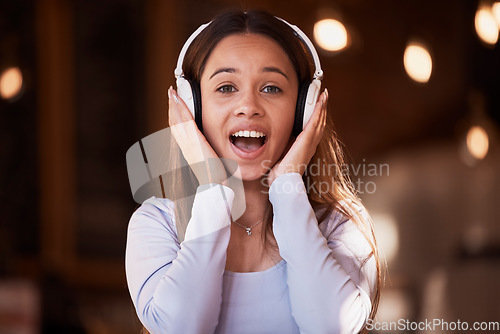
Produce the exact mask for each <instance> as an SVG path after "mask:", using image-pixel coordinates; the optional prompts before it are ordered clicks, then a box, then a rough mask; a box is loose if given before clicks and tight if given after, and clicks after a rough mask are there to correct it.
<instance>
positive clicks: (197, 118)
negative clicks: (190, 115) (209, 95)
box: [189, 80, 203, 133]
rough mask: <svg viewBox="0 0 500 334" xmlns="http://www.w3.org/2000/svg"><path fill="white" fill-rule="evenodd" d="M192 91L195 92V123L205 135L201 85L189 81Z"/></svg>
mask: <svg viewBox="0 0 500 334" xmlns="http://www.w3.org/2000/svg"><path fill="white" fill-rule="evenodd" d="M189 83H190V85H191V90H192V91H193V104H194V121H195V122H196V125H197V126H198V129H200V131H201V132H202V133H203V122H202V116H201V89H200V83H199V82H197V81H194V80H189Z"/></svg>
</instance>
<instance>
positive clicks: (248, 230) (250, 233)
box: [245, 227, 252, 235]
mask: <svg viewBox="0 0 500 334" xmlns="http://www.w3.org/2000/svg"><path fill="white" fill-rule="evenodd" d="M245 230H247V234H248V235H252V231H251V229H250V228H249V227H246V228H245Z"/></svg>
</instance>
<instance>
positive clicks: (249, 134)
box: [232, 130, 266, 138]
mask: <svg viewBox="0 0 500 334" xmlns="http://www.w3.org/2000/svg"><path fill="white" fill-rule="evenodd" d="M232 135H233V136H235V137H254V138H260V137H265V136H266V135H265V134H263V133H262V132H259V131H248V130H240V131H238V132H235V133H233V134H232Z"/></svg>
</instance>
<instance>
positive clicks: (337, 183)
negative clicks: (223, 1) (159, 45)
mask: <svg viewBox="0 0 500 334" xmlns="http://www.w3.org/2000/svg"><path fill="white" fill-rule="evenodd" d="M249 33H251V34H259V35H264V36H266V37H268V38H271V39H272V40H274V41H275V42H277V43H278V45H280V46H281V48H282V49H283V50H284V51H285V52H286V54H287V55H288V57H289V58H290V60H291V62H292V64H293V66H294V68H295V71H296V73H297V77H298V79H299V87H300V86H301V85H302V84H304V83H308V82H310V81H311V80H312V73H313V71H312V70H311V67H312V65H313V64H312V61H311V55H310V54H309V52H308V51H307V48H306V47H305V46H304V44H303V42H302V41H301V40H300V39H299V38H297V36H296V35H295V32H294V31H293V29H292V28H291V27H289V26H288V25H287V24H285V23H284V22H282V21H281V20H278V19H276V18H275V17H274V16H272V15H271V14H269V13H266V12H263V11H248V12H243V11H235V10H233V11H228V12H224V13H222V14H220V15H219V16H217V17H215V18H214V20H213V21H212V23H211V24H210V25H209V26H208V27H207V28H205V29H204V30H203V31H202V32H201V33H200V34H199V35H198V36H197V38H196V39H195V40H194V41H193V43H192V44H191V46H190V47H189V49H188V51H187V53H186V56H185V58H184V63H183V71H184V76H185V77H186V79H188V80H190V81H191V82H194V83H199V82H200V79H201V76H202V74H203V71H204V69H205V64H206V62H207V60H208V58H209V57H210V55H211V53H212V51H213V50H214V48H215V47H216V46H217V44H218V43H219V42H220V41H221V40H222V39H224V38H225V37H227V36H229V35H234V34H249ZM312 161H313V162H314V163H317V164H318V166H317V167H319V168H320V170H328V171H330V172H329V173H326V174H325V173H308V172H307V171H306V173H305V174H304V176H303V179H304V183H305V184H306V185H313V186H311V187H307V189H308V197H309V201H310V202H311V205H312V206H313V207H319V206H322V207H326V208H327V210H326V211H325V213H324V214H323V215H322V216H321V217H320V218H319V219H318V223H321V222H322V221H324V220H325V219H326V218H327V217H328V215H329V214H330V213H331V212H332V211H334V210H337V211H340V212H341V213H342V214H344V215H345V216H347V217H348V218H350V219H352V220H353V221H354V223H355V224H356V225H357V226H358V228H359V229H360V230H361V231H362V232H363V234H364V235H365V237H366V239H367V240H368V242H369V243H370V246H371V248H372V253H371V254H370V255H368V257H367V258H366V259H365V263H366V262H367V261H368V260H369V259H370V258H371V256H373V257H374V258H375V261H376V265H377V274H378V277H377V287H376V293H375V297H374V300H373V303H372V310H371V314H370V318H371V319H373V317H374V316H375V313H376V311H377V307H378V301H379V298H380V285H381V269H380V262H379V255H378V250H377V244H376V240H375V236H374V231H373V222H372V220H371V218H369V217H368V218H366V217H362V216H361V215H360V214H359V212H358V210H357V209H356V208H355V206H356V205H361V200H360V199H359V198H358V196H357V195H356V190H355V189H354V187H353V186H352V183H351V182H350V180H349V177H348V175H347V174H346V172H345V170H343V168H344V166H346V164H345V158H344V154H343V151H342V148H341V145H340V143H339V140H338V139H337V136H336V134H335V131H334V129H333V122H332V121H331V120H328V122H327V126H326V128H325V131H324V136H323V138H322V139H321V141H320V143H319V145H318V147H317V149H316V152H315V154H314V156H313V158H312ZM325 168H326V169H325ZM332 169H333V170H332ZM315 184H322V185H329V186H328V187H327V190H326V191H323V189H317V188H316V187H314V185H315ZM272 214H273V213H272V206H271V205H270V203H268V206H267V208H266V218H265V220H264V228H263V229H262V238H263V242H264V245H268V246H269V247H273V248H275V249H277V244H276V241H275V239H274V236H273V232H272ZM182 215H183V216H184V219H188V218H187V215H189V213H187V215H186V213H184V214H182Z"/></svg>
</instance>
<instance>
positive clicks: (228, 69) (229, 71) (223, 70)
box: [209, 67, 239, 80]
mask: <svg viewBox="0 0 500 334" xmlns="http://www.w3.org/2000/svg"><path fill="white" fill-rule="evenodd" d="M222 72H227V73H236V72H239V71H237V70H236V69H235V68H232V67H225V68H219V69H218V70H216V71H215V72H214V73H212V75H211V76H210V78H209V80H210V79H212V78H213V77H215V76H216V75H217V74H219V73H222Z"/></svg>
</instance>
